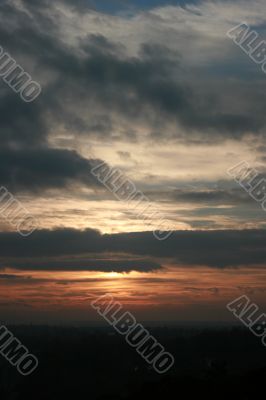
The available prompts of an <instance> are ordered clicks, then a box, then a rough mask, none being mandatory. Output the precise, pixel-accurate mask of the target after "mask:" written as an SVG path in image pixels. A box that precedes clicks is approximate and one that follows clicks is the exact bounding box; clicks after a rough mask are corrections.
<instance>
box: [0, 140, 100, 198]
mask: <svg viewBox="0 0 266 400" xmlns="http://www.w3.org/2000/svg"><path fill="white" fill-rule="evenodd" d="M91 167H92V161H90V160H86V159H84V158H82V157H80V156H79V155H78V154H77V153H76V152H74V151H68V150H60V149H51V148H45V147H44V148H41V147H37V148H24V149H20V150H14V149H13V150H11V149H9V148H2V149H0V182H1V184H2V185H6V186H7V187H8V189H9V190H11V191H12V192H16V191H18V190H24V191H25V190H34V191H38V190H41V189H47V188H61V187H65V186H67V184H70V183H76V184H79V183H83V184H86V185H88V186H92V187H93V186H95V187H97V186H98V185H99V183H98V181H97V180H96V179H94V177H93V176H92V174H91V173H90V171H91Z"/></svg>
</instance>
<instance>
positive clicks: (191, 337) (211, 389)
mask: <svg viewBox="0 0 266 400" xmlns="http://www.w3.org/2000/svg"><path fill="white" fill-rule="evenodd" d="M8 328H9V329H10V330H11V331H12V332H13V333H14V334H15V335H16V336H17V337H18V338H19V339H20V340H21V342H22V343H23V344H24V345H26V346H27V347H28V349H29V350H30V351H31V352H32V353H33V354H35V355H36V356H37V357H38V359H39V367H38V369H37V370H36V371H35V372H34V373H33V374H32V375H30V376H28V377H23V376H21V375H19V373H18V372H17V370H16V368H15V367H12V366H11V365H10V364H9V363H8V362H7V361H6V360H5V359H4V358H3V357H2V356H1V357H0V400H24V399H25V400H31V399H32V400H33V399H34V400H37V399H38V400H61V399H62V400H63V399H88V400H96V399H97V400H111V399H112V400H122V399H123V400H133V399H134V400H137V399H140V400H142V399H146V400H149V399H195V398H196V396H197V397H198V396H201V397H203V398H204V399H206V400H208V399H226V400H228V399H237V400H238V399H241V400H245V399H252V400H253V399H256V398H262V397H263V393H264V390H263V389H264V382H265V377H266V359H265V355H266V348H265V347H264V346H263V345H262V344H261V341H260V340H259V339H258V338H257V337H255V336H253V335H252V334H251V333H250V332H249V331H248V330H246V329H241V328H219V329H218V328H217V329H214V328H212V329H210V328H208V329H199V328H183V329H182V328H180V327H179V328H173V327H172V328H150V332H151V333H152V334H153V335H154V336H155V337H156V338H157V339H158V340H159V341H160V343H162V344H163V345H164V347H165V348H166V350H167V351H169V352H171V353H172V354H173V355H174V357H175V360H176V362H175V365H174V367H173V368H172V369H171V370H170V371H169V372H168V373H167V374H165V375H158V374H157V373H156V372H154V371H153V369H151V367H150V366H149V365H148V364H147V363H146V362H145V361H144V360H143V359H142V358H141V357H140V355H138V354H137V353H136V351H135V350H134V349H132V348H130V347H129V345H128V344H127V343H126V342H125V340H124V337H122V336H119V335H118V334H116V333H114V331H113V329H112V328H91V327H90V328H84V327H83V328H51V327H33V326H31V327H22V326H20V327H10V326H9V327H8Z"/></svg>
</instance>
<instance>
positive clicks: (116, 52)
mask: <svg viewBox="0 0 266 400" xmlns="http://www.w3.org/2000/svg"><path fill="white" fill-rule="evenodd" d="M243 21H245V22H246V23H247V24H249V25H250V26H251V27H252V28H253V29H255V30H256V31H258V32H259V34H260V37H261V39H262V40H263V39H265V38H266V28H265V27H266V17H265V2H264V0H254V1H252V2H250V1H247V0H237V1H233V0H226V1H225V0H224V1H221V0H217V1H207V0H206V1H205V0H203V1H181V0H180V1H172V0H169V1H160V0H149V1H140V0H136V1H130V0H128V1H126V0H124V1H119V0H117V1H112V0H111V1H107V0H103V1H97V2H96V1H89V0H79V1H77V0H76V1H75V0H55V1H52V2H51V1H48V0H2V1H1V4H0V22H1V23H0V46H1V47H2V48H3V49H4V50H5V51H6V52H8V53H9V54H10V55H11V56H12V57H13V58H14V59H15V60H16V62H17V63H18V64H19V65H21V66H23V68H24V69H25V71H27V72H28V73H29V74H30V75H31V76H32V78H33V79H34V80H35V81H37V82H39V83H40V84H41V87H42V92H41V94H40V96H39V97H38V98H37V99H36V100H35V101H34V102H32V103H25V102H23V101H22V99H21V98H20V97H19V95H18V94H17V93H14V92H13V91H12V89H11V88H10V87H9V86H8V85H7V84H6V83H5V82H3V80H2V79H0V98H1V102H0V115H1V118H0V141H1V147H0V183H1V186H4V187H5V188H7V190H8V191H9V192H10V193H12V194H13V195H14V196H15V197H16V199H18V200H19V201H21V203H22V204H23V206H24V207H25V208H26V209H27V210H28V211H29V212H30V214H31V215H33V216H34V217H35V218H36V219H37V220H38V229H37V230H36V231H35V232H33V233H32V234H31V235H30V236H28V237H22V236H21V235H19V233H18V232H17V231H16V229H15V228H14V226H13V225H12V224H10V223H9V221H7V220H6V219H4V218H1V215H0V315H1V316H2V319H3V320H4V321H7V322H9V323H10V322H12V323H24V322H25V323H73V322H77V321H83V322H84V323H86V321H88V322H91V321H94V320H96V319H97V316H96V315H95V311H94V310H93V309H92V308H91V306H90V302H91V300H93V299H95V298H96V297H97V296H100V295H104V294H106V293H112V294H113V295H114V296H115V298H116V299H117V300H119V301H121V302H122V303H123V305H124V306H125V307H126V308H127V309H129V310H131V311H132V312H134V313H135V314H136V316H137V317H138V318H139V319H141V320H144V321H146V320H147V321H172V322H178V321H230V320H232V318H233V317H232V316H231V315H229V313H228V311H227V309H226V304H227V303H228V302H229V301H232V300H233V299H234V298H236V297H239V296H241V295H243V294H245V295H248V296H249V297H250V298H251V299H252V301H253V302H257V304H258V305H259V306H260V307H261V309H262V310H263V309H264V310H265V308H266V297H265V293H266V286H265V283H264V282H265V279H264V278H265V274H266V269H265V267H266V258H265V256H266V247H265V243H266V241H265V239H266V231H265V227H266V225H265V212H264V211H263V210H262V208H261V206H260V205H259V204H258V203H256V201H254V200H253V199H252V198H251V197H250V196H249V195H248V194H247V193H246V192H245V191H243V189H242V188H241V187H239V186H238V185H237V183H236V182H235V181H234V180H233V179H232V178H231V177H230V176H228V174H227V170H228V169H229V168H231V167H232V166H234V165H236V164H237V163H239V162H241V161H243V160H245V161H246V162H248V163H249V164H250V165H251V166H252V167H253V168H256V169H258V170H259V171H260V172H261V173H262V174H263V173H264V172H265V171H266V166H265V160H266V158H265V149H266V142H265V138H266V135H265V133H266V131H265V125H266V114H265V99H266V91H265V82H266V76H265V74H264V73H263V72H262V70H261V68H260V67H259V66H258V65H257V64H256V63H254V62H252V60H250V58H249V57H248V56H247V55H246V54H245V53H244V52H243V51H242V50H241V49H240V48H239V47H237V46H236V44H235V43H234V42H233V41H232V40H230V38H228V36H227V35H226V33H227V32H228V30H229V29H231V28H233V27H234V26H236V25H238V24H240V23H242V22H243ZM0 72H1V71H0ZM95 161H99V162H101V163H105V164H106V165H108V166H109V168H116V169H118V170H119V171H121V173H123V175H124V176H125V177H127V178H128V179H129V180H130V181H131V182H133V183H134V185H135V186H136V188H137V190H138V191H140V192H141V193H143V194H144V195H145V196H147V198H148V199H149V201H150V204H151V205H152V207H153V208H154V209H156V210H157V211H158V213H156V214H155V215H153V216H152V217H151V219H150V220H149V222H148V221H147V219H145V218H143V215H140V214H139V213H138V212H137V206H136V204H132V203H131V204H128V202H125V201H119V200H118V199H117V198H116V197H115V196H114V193H112V192H111V191H110V190H108V188H107V187H106V186H104V185H103V184H102V183H101V182H100V181H99V180H98V179H97V177H96V176H95V175H94V174H93V173H92V168H93V166H94V165H95ZM161 218H164V219H165V220H167V224H168V226H169V230H171V231H173V233H172V234H171V236H169V238H167V239H166V240H164V241H159V240H157V239H156V237H155V236H154V235H153V231H154V230H157V229H158V225H160V221H161Z"/></svg>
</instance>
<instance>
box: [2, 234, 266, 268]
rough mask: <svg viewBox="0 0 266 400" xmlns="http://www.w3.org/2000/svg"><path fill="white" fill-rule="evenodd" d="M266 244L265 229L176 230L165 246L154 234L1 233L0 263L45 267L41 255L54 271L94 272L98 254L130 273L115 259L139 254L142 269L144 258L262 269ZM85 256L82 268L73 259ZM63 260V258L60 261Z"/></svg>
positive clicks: (101, 266)
mask: <svg viewBox="0 0 266 400" xmlns="http://www.w3.org/2000/svg"><path fill="white" fill-rule="evenodd" d="M265 243H266V230H243V231H237V230H227V231H225V230H223V231H222V230H220V231H219V230H217V231H205V232H204V231H176V232H174V233H172V235H171V236H170V237H169V238H168V239H167V240H166V241H162V242H159V241H156V239H155V238H154V236H153V234H152V232H141V233H121V234H113V235H101V234H100V233H99V232H97V231H94V230H85V231H77V230H73V229H59V230H55V231H46V230H42V231H36V232H35V233H34V234H33V235H31V236H30V237H28V238H27V241H25V240H24V238H21V237H20V236H18V235H17V234H16V233H1V234H0V244H1V246H0V259H1V265H2V266H3V267H4V266H6V265H7V264H9V265H14V266H16V265H17V266H18V267H19V266H21V267H22V268H25V269H27V262H28V264H29V265H33V268H34V261H35V260H34V259H35V258H36V259H37V258H39V261H38V265H37V266H36V268H37V269H38V268H40V269H41V268H42V266H41V264H42V261H41V260H40V257H42V258H43V262H44V264H45V262H47V258H49V257H50V258H51V257H52V258H53V259H52V260H51V259H50V260H49V265H50V268H51V269H52V268H53V267H52V264H53V262H54V265H55V266H56V263H57V262H58V264H57V265H58V266H59V267H60V268H62V269H63V268H64V265H63V264H64V262H66V265H65V269H66V270H68V268H70V269H71V268H73V269H74V270H75V269H78V268H79V267H78V264H79V263H80V269H81V270H84V269H86V267H87V268H88V270H91V261H90V260H92V263H93V262H95V256H94V255H95V254H98V255H103V254H104V255H106V254H107V255H108V254H109V256H106V257H105V259H107V264H105V263H104V265H103V264H102V265H101V263H103V260H102V259H101V260H99V257H98V260H99V269H100V270H106V269H105V268H111V269H112V270H114V271H115V270H118V271H119V272H121V270H123V271H126V270H131V269H132V268H133V267H132V265H129V264H128V263H127V262H128V258H125V257H124V258H122V257H121V256H120V257H116V256H115V255H116V254H120V255H121V254H127V255H131V256H133V255H134V256H138V260H136V259H133V260H134V263H135V264H134V267H135V266H136V264H138V263H139V265H141V262H140V261H139V260H141V259H142V260H143V257H145V258H146V257H148V258H150V259H151V260H152V261H153V262H155V263H156V262H157V261H156V260H158V263H157V267H158V266H159V264H161V261H160V260H162V259H168V260H172V261H174V262H175V263H176V264H178V265H187V266H190V265H194V266H199V265H205V266H209V267H215V268H224V267H237V266H247V265H249V266H250V265H262V266H264V265H265V263H266V245H265ZM82 254H83V255H84V256H85V255H86V260H85V261H84V259H83V262H82V265H81V259H79V260H76V261H75V257H74V256H77V255H79V256H80V255H82ZM110 254H112V256H110ZM88 255H90V257H88ZM60 257H64V259H63V260H62V259H61V260H60ZM114 259H116V260H119V264H117V265H115V263H116V262H117V261H115V262H113V261H112V260H114ZM67 260H68V261H67ZM51 261H52V262H51ZM62 261H63V262H62ZM68 262H69V266H68V265H67V263H68ZM108 262H109V263H110V264H109V267H108ZM123 262H124V266H125V268H124V269H123ZM148 262H149V263H150V260H148ZM71 263H72V264H71ZM86 263H88V264H87V265H86ZM149 263H148V264H149ZM47 265H48V264H47ZM95 265H96V262H95ZM149 265H151V264H149ZM110 266H111V267H110ZM146 268H147V265H146ZM153 268H156V265H153ZM44 269H45V268H44ZM133 269H134V268H133ZM144 269H145V267H144V268H142V269H141V268H140V270H144Z"/></svg>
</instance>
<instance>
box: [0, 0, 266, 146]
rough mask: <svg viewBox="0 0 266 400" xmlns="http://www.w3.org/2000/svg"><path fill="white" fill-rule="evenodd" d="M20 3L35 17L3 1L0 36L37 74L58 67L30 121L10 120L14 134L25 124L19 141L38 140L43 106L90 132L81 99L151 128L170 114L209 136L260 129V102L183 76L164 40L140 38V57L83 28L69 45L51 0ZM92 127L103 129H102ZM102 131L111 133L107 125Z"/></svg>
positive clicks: (54, 118)
mask: <svg viewBox="0 0 266 400" xmlns="http://www.w3.org/2000/svg"><path fill="white" fill-rule="evenodd" d="M68 3H69V2H68ZM65 4H66V3H65ZM73 4H74V2H73ZM24 5H25V7H26V8H27V9H28V10H29V11H30V12H31V14H32V15H33V18H32V17H30V16H29V15H27V14H26V13H25V12H24V11H21V10H18V9H15V8H12V6H11V5H7V3H6V2H4V3H3V5H2V6H1V7H0V16H1V19H2V21H3V20H4V19H5V18H6V16H10V21H8V23H7V25H6V24H2V26H1V28H0V34H1V38H2V42H1V44H2V45H3V46H4V47H6V48H7V49H8V50H9V51H11V52H12V51H14V53H15V54H16V55H18V57H21V58H22V59H23V57H27V56H29V57H32V61H33V64H34V65H35V64H36V65H38V67H39V72H38V75H39V76H40V78H42V75H48V76H49V74H55V75H53V76H54V78H53V80H51V81H50V82H49V83H47V84H44V90H43V93H42V96H41V98H40V99H39V100H38V105H37V103H36V105H35V104H34V107H35V110H32V109H31V111H27V112H28V113H30V112H32V113H33V112H34V119H33V121H32V123H31V122H27V123H28V124H29V126H26V127H25V129H24V126H23V124H20V123H19V124H17V125H16V124H15V125H14V122H13V125H14V126H13V127H12V125H11V128H10V129H9V133H6V136H8V137H9V138H10V137H12V135H13V136H14V137H15V138H16V140H19V138H18V130H20V131H22V132H21V135H20V137H21V140H22V141H23V140H24V137H25V136H26V135H27V134H29V135H31V134H32V132H33V131H34V132H35V140H37V139H36V137H41V138H42V137H43V136H44V132H46V133H47V134H48V131H49V130H50V128H51V126H47V125H46V124H47V119H46V118H45V116H46V113H47V112H49V113H50V116H52V122H51V121H50V124H52V126H53V124H55V125H56V124H59V123H62V124H64V125H65V127H66V128H68V129H73V128H76V129H77V130H78V131H81V132H86V133H87V134H90V132H91V127H90V124H89V122H88V118H87V115H88V112H89V109H87V110H84V108H82V104H83V106H84V104H85V105H88V107H89V106H91V105H93V115H94V116H95V117H97V114H99V115H101V117H103V116H105V118H107V119H108V117H109V116H110V112H111V111H113V112H116V113H118V114H121V116H123V117H125V116H126V117H127V118H128V119H129V121H130V120H133V119H134V118H136V117H138V118H140V117H141V118H143V119H144V120H146V122H148V123H149V124H150V126H151V128H152V130H154V129H155V128H156V127H157V126H158V122H159V120H160V122H161V124H162V125H164V120H165V118H168V120H169V121H172V122H173V123H180V124H181V125H183V127H184V128H186V129H188V130H189V129H194V128H196V129H198V131H200V132H202V135H203V136H204V135H207V136H209V137H210V138H211V137H212V135H213V134H216V135H217V134H218V135H222V136H229V137H232V136H239V135H242V134H244V133H246V132H247V131H258V130H259V129H260V128H261V127H262V126H264V124H265V115H264V114H263V113H262V108H261V107H259V108H258V110H259V112H257V114H256V115H254V113H253V112H250V113H247V110H243V112H241V110H240V111H234V112H233V111H232V112H228V111H225V110H223V108H222V107H223V105H222V103H221V99H220V93H219V91H216V94H215V95H213V94H212V95H211V94H208V92H207V91H206V84H205V85H204V91H202V92H200V93H199V92H197V93H196V92H195V91H194V89H193V82H194V80H193V79H191V81H190V82H189V80H186V82H188V84H185V83H184V79H183V72H182V63H181V61H182V60H181V58H180V55H179V54H178V53H177V52H174V51H171V50H169V49H168V48H167V43H165V45H157V44H156V43H142V45H141V46H140V51H139V54H138V56H137V57H130V56H126V54H125V51H124V50H123V47H122V45H121V44H119V43H113V42H112V41H111V40H108V39H107V38H106V37H104V36H101V35H98V36H97V35H88V37H87V38H83V39H82V40H80V43H79V46H76V48H73V47H68V45H67V44H66V43H64V42H62V40H61V36H60V33H59V27H58V26H57V25H56V24H55V20H56V18H55V16H54V15H53V14H52V13H55V11H54V8H51V6H50V3H47V2H40V1H36V2H35V1H27V2H24ZM11 11H12V12H11ZM56 12H57V13H60V11H58V10H57V11H56ZM88 12H90V11H89V9H88ZM52 16H53V17H54V18H52ZM11 28H12V29H11ZM78 50H79V51H82V52H83V56H81V55H80V54H79V53H78ZM36 71H37V70H36ZM240 78H241V75H240ZM207 85H208V82H207ZM210 87H211V85H210ZM5 91H6V90H5ZM235 93H236V90H234V95H235ZM252 93H253V92H252ZM252 93H251V94H252ZM261 96H262V95H260V99H259V100H260V102H259V104H261V100H262V98H261ZM253 97H254V94H253ZM264 98H265V97H264ZM253 100H254V99H253ZM221 106H222V107H221ZM16 107H17V112H18V116H20V114H23V110H24V108H25V106H23V105H21V106H20V105H19V104H17V105H16ZM20 107H21V108H22V110H20ZM12 109H14V107H9V110H10V111H9V112H11V111H12ZM251 111H252V110H251ZM7 118H8V114H7ZM158 119H159V120H158ZM27 121H31V119H30V118H27ZM38 125H39V126H38ZM6 126H8V120H7V123H6ZM6 130H7V128H6ZM11 130H12V132H13V133H12V132H11ZM24 130H25V131H27V132H28V133H27V134H26V132H23V131H24ZM94 133H95V132H94ZM97 133H98V134H101V129H99V132H97ZM103 133H104V135H108V134H111V132H110V131H109V132H106V129H104V132H103ZM165 134H167V133H165ZM210 135H211V136H210Z"/></svg>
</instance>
